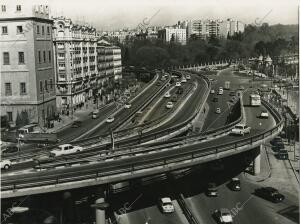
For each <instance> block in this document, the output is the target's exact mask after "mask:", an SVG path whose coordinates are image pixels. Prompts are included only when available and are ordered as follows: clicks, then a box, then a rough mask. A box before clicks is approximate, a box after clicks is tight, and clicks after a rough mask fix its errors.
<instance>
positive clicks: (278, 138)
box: [270, 136, 283, 145]
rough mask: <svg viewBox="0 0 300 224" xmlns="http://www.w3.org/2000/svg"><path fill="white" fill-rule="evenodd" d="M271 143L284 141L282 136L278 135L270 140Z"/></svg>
mask: <svg viewBox="0 0 300 224" xmlns="http://www.w3.org/2000/svg"><path fill="white" fill-rule="evenodd" d="M270 143H271V145H276V144H277V143H283V141H282V138H281V137H279V136H277V137H275V138H273V139H272V140H271V141H270Z"/></svg>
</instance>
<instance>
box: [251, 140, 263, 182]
mask: <svg viewBox="0 0 300 224" xmlns="http://www.w3.org/2000/svg"><path fill="white" fill-rule="evenodd" d="M261 150H262V145H260V147H259V149H258V154H257V156H256V157H255V158H254V164H253V165H254V175H255V176H256V175H258V174H260V163H261V158H260V157H261V153H260V152H261Z"/></svg>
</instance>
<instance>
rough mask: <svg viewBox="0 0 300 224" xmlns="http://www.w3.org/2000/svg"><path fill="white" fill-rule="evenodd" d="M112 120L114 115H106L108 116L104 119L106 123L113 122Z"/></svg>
mask: <svg viewBox="0 0 300 224" xmlns="http://www.w3.org/2000/svg"><path fill="white" fill-rule="evenodd" d="M114 120H115V118H114V117H108V118H107V119H106V123H112V122H114Z"/></svg>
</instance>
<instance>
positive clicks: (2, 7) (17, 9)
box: [1, 5, 22, 12]
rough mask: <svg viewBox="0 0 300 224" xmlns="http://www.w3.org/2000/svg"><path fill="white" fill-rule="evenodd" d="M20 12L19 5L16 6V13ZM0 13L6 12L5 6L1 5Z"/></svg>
mask: <svg viewBox="0 0 300 224" xmlns="http://www.w3.org/2000/svg"><path fill="white" fill-rule="evenodd" d="M21 10H22V7H21V5H16V11H17V12H21ZM1 11H2V12H6V5H1Z"/></svg>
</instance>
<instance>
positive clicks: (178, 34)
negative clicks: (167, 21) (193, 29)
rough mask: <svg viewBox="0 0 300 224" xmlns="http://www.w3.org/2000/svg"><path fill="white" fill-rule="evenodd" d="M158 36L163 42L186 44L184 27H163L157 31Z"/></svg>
mask: <svg viewBox="0 0 300 224" xmlns="http://www.w3.org/2000/svg"><path fill="white" fill-rule="evenodd" d="M158 38H159V39H161V40H163V41H164V42H168V43H169V42H172V41H173V42H175V43H180V44H182V45H185V44H186V29H182V28H173V27H169V28H164V29H162V30H159V31H158Z"/></svg>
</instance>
